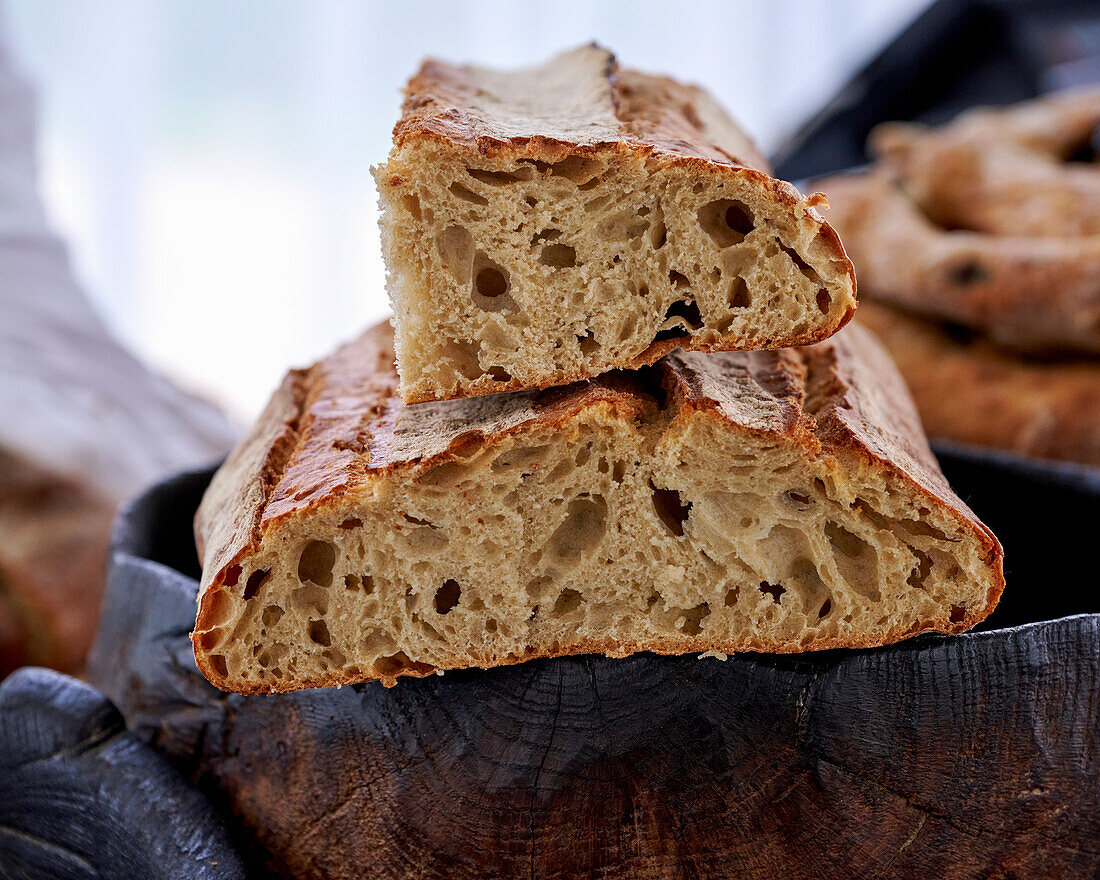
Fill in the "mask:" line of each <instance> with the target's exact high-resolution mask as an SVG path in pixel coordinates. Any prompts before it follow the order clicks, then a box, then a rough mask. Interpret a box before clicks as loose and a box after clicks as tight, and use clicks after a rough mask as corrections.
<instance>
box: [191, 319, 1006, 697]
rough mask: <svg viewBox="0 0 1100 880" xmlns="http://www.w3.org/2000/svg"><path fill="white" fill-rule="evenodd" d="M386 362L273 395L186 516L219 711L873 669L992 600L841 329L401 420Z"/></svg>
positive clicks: (887, 371)
mask: <svg viewBox="0 0 1100 880" xmlns="http://www.w3.org/2000/svg"><path fill="white" fill-rule="evenodd" d="M392 344H393V340H392V332H391V330H390V329H389V327H388V325H381V326H378V327H375V328H374V329H372V330H370V331H368V332H367V333H366V334H365V335H364V336H362V337H361V338H360V339H359V340H357V341H355V342H353V343H351V344H349V345H347V346H345V347H344V348H342V349H340V350H339V351H338V352H337V353H336V354H334V355H332V356H331V357H329V358H327V359H326V360H323V361H321V362H319V363H318V364H316V365H314V366H313V367H311V368H309V369H306V370H296V371H293V372H291V373H290V374H289V376H288V377H287V378H286V380H285V381H284V383H283V385H282V387H281V388H280V390H279V391H278V392H277V393H276V394H275V396H274V398H273V399H272V400H271V402H270V404H269V405H268V407H267V410H266V411H265V413H264V414H263V416H261V418H260V420H259V422H258V423H257V424H256V426H255V427H254V428H253V430H252V432H251V434H250V435H249V436H248V438H247V439H246V440H245V441H243V442H242V444H241V445H240V446H239V447H238V448H237V449H236V450H235V451H234V453H233V454H232V455H231V456H230V458H229V460H228V461H227V462H226V464H225V465H224V466H223V467H222V469H221V470H220V471H219V472H218V474H217V475H216V476H215V478H214V481H213V482H212V484H211V486H210V488H209V490H208V491H207V494H206V496H205V498H204V499H203V502H202V504H201V506H200V508H199V512H198V515H197V519H196V532H197V536H198V543H199V548H200V557H201V558H202V559H203V576H202V588H201V593H200V599H199V609H198V619H197V622H196V625H195V632H194V633H193V635H192V638H193V640H194V645H195V656H196V659H197V660H198V664H199V668H200V669H201V670H202V671H203V674H204V675H206V676H207V677H208V678H209V679H210V680H211V681H212V682H213V683H214V684H216V685H217V686H219V687H221V688H225V689H230V690H234V691H239V692H242V693H259V692H265V691H290V690H295V689H298V688H305V687H316V686H324V685H337V684H347V683H351V682H358V681H367V680H371V679H379V680H381V681H382V682H383V683H385V684H387V685H392V684H394V683H395V681H396V679H397V678H398V676H402V675H414V676H423V675H427V674H429V673H432V672H436V671H440V670H445V669H458V668H462V667H472V666H480V667H489V666H496V665H500V664H508V663H519V662H522V661H524V660H528V659H531V658H534V657H553V656H561V655H566V654H578V653H588V652H602V653H605V654H609V655H613V656H624V655H627V654H630V653H632V652H636V651H656V652H658V653H665V654H679V653H684V652H691V651H719V652H731V651H749V650H752V651H806V650H815V649H819V648H832V647H842V646H847V647H857V646H871V645H880V644H883V643H887V642H892V641H895V640H897V639H901V638H904V637H906V636H911V635H914V634H915V633H919V632H922V631H925V630H938V631H941V632H958V631H960V630H963V629H965V628H967V627H969V626H972V625H973V624H975V623H977V622H978V621H979V620H981V619H982V618H983V617H985V616H986V615H987V614H989V612H990V611H991V610H992V609H993V607H994V605H995V604H996V602H997V599H998V597H999V595H1000V592H1001V589H1002V587H1003V584H1004V581H1003V578H1002V574H1001V548H1000V545H999V544H998V543H997V540H996V538H995V537H994V536H993V535H992V534H991V533H990V532H989V530H988V529H987V528H986V527H985V526H983V525H982V524H981V523H980V522H979V521H978V520H977V519H976V518H975V517H974V515H973V513H971V512H970V511H969V510H968V509H967V507H966V506H965V505H964V504H963V502H962V501H961V500H959V498H957V497H956V496H955V495H954V494H952V492H951V490H950V488H949V487H948V485H947V483H946V482H945V481H944V478H943V476H942V474H941V473H940V471H939V469H938V468H937V466H936V462H935V459H934V458H933V457H932V454H931V453H930V452H929V449H928V446H927V444H926V443H925V440H924V436H923V434H922V433H921V430H920V427H919V424H918V422H917V418H916V415H915V413H914V411H913V408H912V405H911V403H910V400H909V397H908V395H907V394H906V391H905V387H904V385H903V384H902V381H901V378H900V377H899V376H898V374H897V372H896V370H895V369H894V368H893V366H892V364H891V363H890V361H889V359H888V358H887V356H886V355H885V354H884V353H883V352H882V350H881V349H880V348H879V347H878V346H877V344H876V343H875V342H874V341H873V340H872V338H871V337H870V335H869V334H868V333H867V332H866V331H864V330H862V329H860V328H850V329H849V330H846V331H845V332H843V333H842V334H840V335H839V336H837V337H835V338H834V339H831V340H829V341H827V342H825V343H821V344H819V345H817V346H814V347H810V348H805V349H801V350H792V349H783V350H779V351H770V352H751V353H723V354H714V355H705V354H700V353H694V352H693V353H684V354H680V353H676V354H671V355H668V356H667V357H666V358H665V359H664V360H662V361H661V362H659V363H658V364H656V365H655V366H654V367H652V368H650V369H648V370H646V371H643V372H642V373H641V374H639V375H633V374H612V375H609V376H606V377H602V378H600V379H597V380H593V381H590V382H586V383H580V384H575V385H572V386H568V387H565V388H556V389H551V390H548V391H541V392H537V391H527V392H519V393H514V394H501V395H492V396H487V397H480V398H475V399H472V400H463V401H450V402H439V403H426V404H421V405H419V406H411V407H407V406H404V405H402V404H401V402H400V401H399V400H398V399H397V396H396V388H397V375H396V373H395V372H394V370H393V366H392V363H393V348H392Z"/></svg>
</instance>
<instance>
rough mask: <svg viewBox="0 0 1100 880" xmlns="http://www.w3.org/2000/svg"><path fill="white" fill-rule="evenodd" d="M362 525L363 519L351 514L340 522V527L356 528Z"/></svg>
mask: <svg viewBox="0 0 1100 880" xmlns="http://www.w3.org/2000/svg"><path fill="white" fill-rule="evenodd" d="M362 525H363V521H362V520H361V519H359V517H357V516H352V517H349V518H348V519H346V520H344V521H343V522H342V523H340V528H342V529H358V528H360V527H361V526H362Z"/></svg>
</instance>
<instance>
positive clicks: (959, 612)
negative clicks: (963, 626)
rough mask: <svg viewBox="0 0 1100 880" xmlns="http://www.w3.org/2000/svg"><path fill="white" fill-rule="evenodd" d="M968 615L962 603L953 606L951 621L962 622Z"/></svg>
mask: <svg viewBox="0 0 1100 880" xmlns="http://www.w3.org/2000/svg"><path fill="white" fill-rule="evenodd" d="M965 617H966V608H965V607H964V606H962V605H952V606H951V622H952V623H962V621H963V618H965Z"/></svg>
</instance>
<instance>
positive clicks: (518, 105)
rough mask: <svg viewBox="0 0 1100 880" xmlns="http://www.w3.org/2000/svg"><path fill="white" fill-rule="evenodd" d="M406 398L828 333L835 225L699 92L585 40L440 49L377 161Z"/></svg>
mask: <svg viewBox="0 0 1100 880" xmlns="http://www.w3.org/2000/svg"><path fill="white" fill-rule="evenodd" d="M376 178H377V181H378V186H379V190H380V194H381V204H382V209H383V215H382V220H381V224H382V236H383V249H384V253H385V257H386V262H387V267H388V272H389V289H390V296H391V301H392V304H393V308H394V313H395V315H396V328H397V335H396V346H397V356H398V364H399V370H400V373H401V378H402V382H401V394H402V397H403V398H404V399H405V401H406V402H420V401H425V400H441V399H449V398H455V397H468V396H475V395H481V394H488V393H493V392H496V391H507V390H516V389H521V388H539V387H546V386H548V385H559V384H562V383H563V382H569V381H575V380H578V379H583V378H588V377H591V376H595V375H598V374H600V373H603V372H606V371H608V370H611V369H614V368H622V367H636V366H639V365H641V364H647V363H652V362H653V361H655V360H657V359H658V358H659V357H661V356H662V355H663V354H666V353H667V352H669V351H671V350H672V349H674V348H676V347H682V348H685V349H699V350H727V349H760V348H778V347H782V346H786V345H800V344H806V343H810V342H814V341H817V340H819V339H822V338H825V337H826V336H828V335H830V334H831V333H833V332H834V331H835V330H836V329H838V328H839V327H840V326H842V325H843V324H844V323H845V322H846V321H847V320H848V318H849V317H850V316H851V314H852V311H853V309H854V307H855V282H854V275H853V273H852V269H851V264H850V262H849V261H848V259H847V257H846V255H845V253H844V250H843V248H842V247H841V245H840V241H839V239H838V238H837V237H836V234H835V233H834V232H833V231H832V229H831V228H830V227H829V226H828V225H827V224H825V223H824V221H823V220H822V218H821V216H820V215H819V214H818V213H817V211H816V210H815V209H814V208H813V207H812V204H811V202H810V201H809V200H806V199H804V198H803V197H802V196H801V194H800V193H798V191H797V190H795V189H794V188H793V187H791V186H790V185H789V184H786V183H783V182H781V181H777V180H775V179H773V178H771V177H770V176H769V175H768V174H767V164H766V160H764V158H763V157H762V156H760V155H759V153H758V152H757V151H756V149H755V147H754V146H753V145H752V143H751V142H750V141H749V139H748V138H747V137H746V136H745V135H744V134H743V133H742V132H741V131H740V130H739V129H738V128H737V126H736V124H735V123H734V122H733V121H732V120H731V119H730V118H729V117H728V116H727V115H726V114H725V112H724V111H723V110H722V109H721V108H720V107H719V106H718V105H717V104H716V103H715V102H714V101H713V99H711V98H710V97H709V96H708V95H707V94H706V93H705V92H703V91H702V90H700V89H698V88H695V87H692V86H685V85H682V84H680V83H677V82H675V81H673V80H669V79H667V78H664V77H656V76H649V75H646V74H641V73H637V72H635V71H629V70H619V69H618V67H617V65H616V64H615V61H614V58H613V56H611V55H610V53H608V52H607V51H606V50H602V49H598V48H596V47H585V48H582V49H579V50H576V51H574V52H571V53H567V54H566V55H563V56H560V57H559V58H557V59H554V60H553V61H551V62H549V63H548V64H547V65H544V66H542V67H540V68H535V69H531V70H526V71H520V72H513V73H500V72H495V71H486V70H481V69H477V68H470V67H456V66H451V65H446V64H442V63H440V62H428V63H427V64H426V65H425V66H424V68H422V70H421V71H420V73H419V74H418V75H417V76H416V77H414V78H413V80H412V81H411V82H410V84H409V89H408V97H407V100H406V104H405V111H404V114H403V116H402V120H401V121H400V122H399V123H398V126H397V128H396V130H395V147H394V150H393V152H392V154H391V155H390V157H389V160H388V161H387V162H386V163H385V164H384V165H383V166H381V167H380V168H379V169H377V171H376Z"/></svg>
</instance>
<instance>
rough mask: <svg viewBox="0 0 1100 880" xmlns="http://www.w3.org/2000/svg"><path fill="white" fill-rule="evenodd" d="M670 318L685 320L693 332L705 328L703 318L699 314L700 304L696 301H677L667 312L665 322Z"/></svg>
mask: <svg viewBox="0 0 1100 880" xmlns="http://www.w3.org/2000/svg"><path fill="white" fill-rule="evenodd" d="M669 318H683V319H684V320H685V321H686V322H687V323H688V325H689V326H690V327H691V328H692V329H693V330H698V329H699V328H700V327H702V326H703V316H702V315H701V314H700V313H699V304H698V303H697V302H695V300H684V299H678V300H676V302H674V303H673V304H672V305H670V306H669V307H668V311H666V312H665V320H668V319H669Z"/></svg>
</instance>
